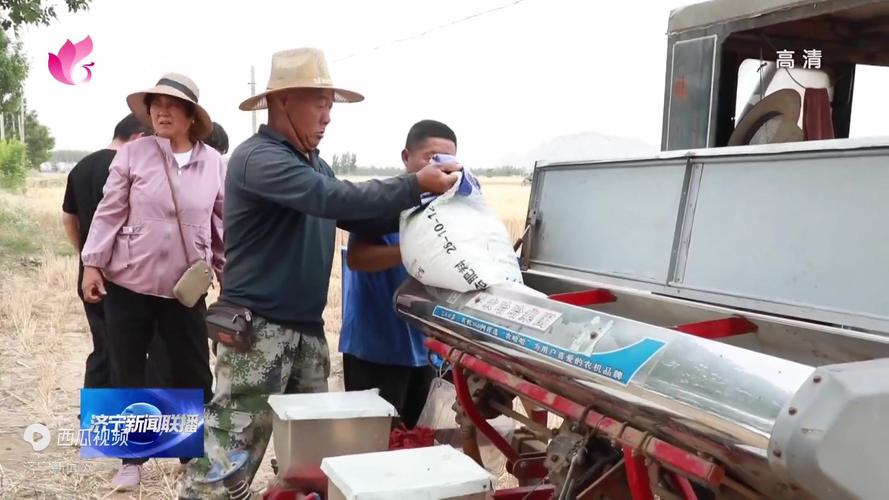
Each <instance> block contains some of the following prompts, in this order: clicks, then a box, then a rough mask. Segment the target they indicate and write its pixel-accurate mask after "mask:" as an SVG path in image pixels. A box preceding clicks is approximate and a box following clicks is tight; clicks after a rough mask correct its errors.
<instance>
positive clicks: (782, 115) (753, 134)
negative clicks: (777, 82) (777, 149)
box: [728, 89, 803, 146]
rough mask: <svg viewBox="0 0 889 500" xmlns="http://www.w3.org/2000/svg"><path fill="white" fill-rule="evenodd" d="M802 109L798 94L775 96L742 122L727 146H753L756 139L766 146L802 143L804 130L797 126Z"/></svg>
mask: <svg viewBox="0 0 889 500" xmlns="http://www.w3.org/2000/svg"><path fill="white" fill-rule="evenodd" d="M801 109H802V100H801V99H800V96H799V92H797V91H796V90H793V89H783V90H779V91H777V92H773V93H771V94H769V95H767V96H766V97H765V98H764V99H763V100H761V101H759V102H758V103H756V105H755V106H753V108H751V109H750V111H748V112H747V114H746V115H744V117H743V118H741V121H740V122H739V123H738V125H737V126H736V127H735V131H734V132H732V135H731V137H729V140H728V145H729V146H744V145H747V144H751V143H753V142H754V139H756V140H757V141H763V142H765V143H767V144H777V143H782V142H799V141H802V140H803V130H802V129H801V128H799V125H797V124H796V123H797V121H798V120H799V115H800V110H801ZM760 129H762V131H760ZM757 133H759V135H757Z"/></svg>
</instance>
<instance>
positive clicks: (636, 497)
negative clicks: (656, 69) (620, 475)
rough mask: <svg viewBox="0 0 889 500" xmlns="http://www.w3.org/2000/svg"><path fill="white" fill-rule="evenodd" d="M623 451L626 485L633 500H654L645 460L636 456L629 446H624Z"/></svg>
mask: <svg viewBox="0 0 889 500" xmlns="http://www.w3.org/2000/svg"><path fill="white" fill-rule="evenodd" d="M623 450H624V468H626V471H627V484H628V485H629V487H630V494H631V495H632V496H633V500H654V495H653V494H652V492H651V483H650V482H649V480H648V469H646V468H645V458H643V457H642V456H640V455H637V454H636V453H635V452H634V451H633V449H632V448H630V447H629V446H624V447H623Z"/></svg>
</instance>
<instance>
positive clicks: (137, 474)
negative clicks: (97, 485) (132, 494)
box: [111, 464, 142, 491]
mask: <svg viewBox="0 0 889 500" xmlns="http://www.w3.org/2000/svg"><path fill="white" fill-rule="evenodd" d="M141 482H142V464H123V466H122V467H121V468H120V469H118V470H117V474H115V475H114V479H112V480H111V486H112V487H113V488H114V489H115V490H117V491H128V490H132V489H135V488H138V487H139V484H140V483H141Z"/></svg>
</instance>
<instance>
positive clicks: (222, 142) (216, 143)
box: [204, 122, 228, 155]
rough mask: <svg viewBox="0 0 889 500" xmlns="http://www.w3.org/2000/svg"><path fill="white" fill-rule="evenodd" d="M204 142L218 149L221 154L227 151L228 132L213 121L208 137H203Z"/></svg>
mask: <svg viewBox="0 0 889 500" xmlns="http://www.w3.org/2000/svg"><path fill="white" fill-rule="evenodd" d="M204 144H206V145H207V146H210V147H211V148H213V149H215V150H216V151H219V154H221V155H224V154H225V153H228V134H226V133H225V129H224V128H222V125H220V124H218V123H216V122H213V131H212V132H210V137H207V138H206V139H204Z"/></svg>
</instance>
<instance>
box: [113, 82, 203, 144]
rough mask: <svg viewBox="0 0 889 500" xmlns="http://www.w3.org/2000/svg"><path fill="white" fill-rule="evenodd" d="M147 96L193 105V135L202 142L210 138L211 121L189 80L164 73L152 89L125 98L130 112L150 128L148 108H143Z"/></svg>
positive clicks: (198, 92) (196, 90) (197, 92)
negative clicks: (167, 97) (158, 96)
mask: <svg viewBox="0 0 889 500" xmlns="http://www.w3.org/2000/svg"><path fill="white" fill-rule="evenodd" d="M148 94H163V95H168V96H173V97H178V98H179V99H182V100H184V101H188V102H190V103H192V104H194V108H195V117H194V125H193V127H192V130H193V132H194V135H195V136H196V137H197V138H198V139H200V140H202V141H203V140H204V139H206V138H207V137H209V136H210V132H212V131H213V121H212V120H210V115H209V113H207V110H205V109H204V108H203V107H202V106H201V105H200V104H198V98H199V97H200V91H199V90H198V86H197V85H196V84H195V83H194V81H193V80H192V79H191V78H189V77H187V76H185V75H182V74H179V73H166V74H165V75H164V76H162V77H161V78H160V80H158V81H157V83H156V84H155V85H154V87H152V88H150V89H148V90H143V91H140V92H136V93H133V94H130V95H128V96H127V104H128V105H129V106H130V111H132V112H133V114H134V115H136V118H138V119H139V120H140V121H142V123H145V124H146V125H149V126H151V116H149V114H148V107H147V106H145V96H146V95H148Z"/></svg>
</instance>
